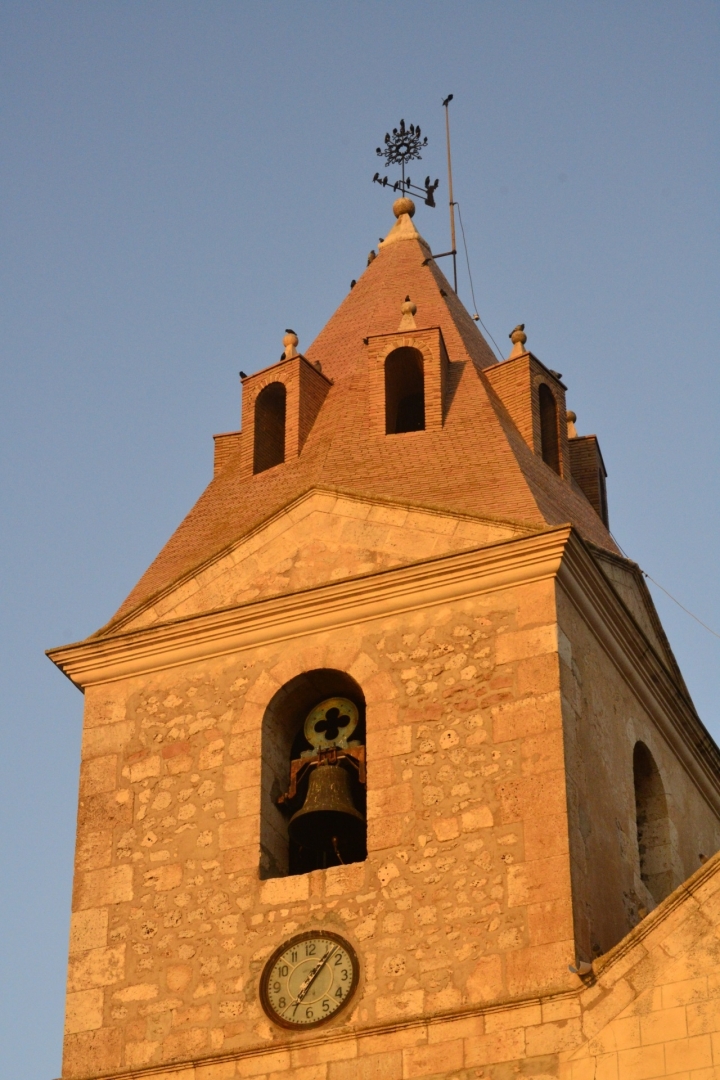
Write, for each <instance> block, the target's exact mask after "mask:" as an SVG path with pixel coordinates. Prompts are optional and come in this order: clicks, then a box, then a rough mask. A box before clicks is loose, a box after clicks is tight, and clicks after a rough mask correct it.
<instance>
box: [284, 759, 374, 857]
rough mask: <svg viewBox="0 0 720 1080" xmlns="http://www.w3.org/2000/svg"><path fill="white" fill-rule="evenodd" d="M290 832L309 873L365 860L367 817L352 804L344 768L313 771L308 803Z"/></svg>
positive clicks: (324, 767) (293, 819) (295, 816)
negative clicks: (310, 870)
mask: <svg viewBox="0 0 720 1080" xmlns="http://www.w3.org/2000/svg"><path fill="white" fill-rule="evenodd" d="M288 832H289V834H290V839H291V841H292V842H293V844H294V845H297V848H298V849H299V851H301V852H303V853H304V854H303V856H302V858H301V862H302V864H303V865H307V868H308V869H321V868H322V867H323V866H332V865H335V864H337V863H348V862H357V861H358V860H360V859H364V858H365V817H364V815H363V814H361V813H360V811H359V810H358V809H357V808H356V806H355V804H354V803H353V800H352V795H351V794H350V778H349V775H348V773H347V771H346V770H345V769H343V767H342V766H341V765H327V764H325V763H323V764H321V765H317V766H316V767H315V768H314V769H313V770H312V772H311V773H310V778H309V780H308V791H307V796H306V798H305V802H304V803H303V805H302V806H301V808H300V809H299V810H298V811H297V813H295V814H293V816H292V817H291V819H290V824H289V826H288ZM311 863H312V864H313V865H310V864H311Z"/></svg>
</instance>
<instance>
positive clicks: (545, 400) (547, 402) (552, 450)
mask: <svg viewBox="0 0 720 1080" xmlns="http://www.w3.org/2000/svg"><path fill="white" fill-rule="evenodd" d="M539 396H540V448H541V451H542V459H543V461H544V462H546V464H548V465H549V466H550V468H551V469H554V470H555V472H556V473H558V474H559V473H560V440H559V438H558V420H557V404H556V403H555V396H554V394H553V392H552V390H551V389H550V387H549V386H547V385H546V384H545V383H540V390H539Z"/></svg>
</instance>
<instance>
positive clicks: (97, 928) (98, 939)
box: [70, 908, 108, 956]
mask: <svg viewBox="0 0 720 1080" xmlns="http://www.w3.org/2000/svg"><path fill="white" fill-rule="evenodd" d="M107 931H108V909H107V908H88V909H86V910H85V911H74V912H73V914H72V915H71V917H70V955H71V956H72V955H73V953H78V952H85V951H86V950H87V949H98V948H102V947H103V946H105V945H107Z"/></svg>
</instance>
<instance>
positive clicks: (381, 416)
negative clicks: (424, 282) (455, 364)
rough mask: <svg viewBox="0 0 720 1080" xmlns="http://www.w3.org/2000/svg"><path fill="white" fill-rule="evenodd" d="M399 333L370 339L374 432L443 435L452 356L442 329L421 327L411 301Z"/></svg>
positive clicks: (406, 305) (404, 307) (370, 408)
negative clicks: (416, 320) (449, 366)
mask: <svg viewBox="0 0 720 1080" xmlns="http://www.w3.org/2000/svg"><path fill="white" fill-rule="evenodd" d="M401 313H402V318H401V320H400V326H399V329H398V330H397V332H396V333H394V334H374V335H371V336H370V337H368V338H366V344H367V361H368V368H367V372H368V413H369V424H370V431H371V433H372V434H373V435H377V436H394V435H405V434H408V433H410V432H415V431H439V430H440V428H442V426H443V421H444V419H445V416H444V401H445V383H446V379H447V370H448V363H449V361H448V355H447V349H446V348H445V342H444V340H443V336H442V331H441V330H440V327H439V326H430V327H426V328H424V329H420V330H419V329H418V328H417V325H416V323H415V315H416V313H417V308H416V306H415V304H413V302H412V301H411V299H410V297H409V296H408V297H406V298H405V302H404V303H403V305H402V307H401Z"/></svg>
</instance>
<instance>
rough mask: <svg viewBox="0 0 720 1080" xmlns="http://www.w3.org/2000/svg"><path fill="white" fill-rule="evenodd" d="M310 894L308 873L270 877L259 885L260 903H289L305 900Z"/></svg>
mask: <svg viewBox="0 0 720 1080" xmlns="http://www.w3.org/2000/svg"><path fill="white" fill-rule="evenodd" d="M309 895H310V875H309V874H299V875H297V876H296V877H286V878H270V879H269V880H268V881H263V883H262V885H261V886H260V903H261V904H291V903H294V902H297V901H299V900H307V898H308V897H309Z"/></svg>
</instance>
